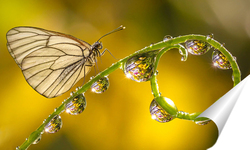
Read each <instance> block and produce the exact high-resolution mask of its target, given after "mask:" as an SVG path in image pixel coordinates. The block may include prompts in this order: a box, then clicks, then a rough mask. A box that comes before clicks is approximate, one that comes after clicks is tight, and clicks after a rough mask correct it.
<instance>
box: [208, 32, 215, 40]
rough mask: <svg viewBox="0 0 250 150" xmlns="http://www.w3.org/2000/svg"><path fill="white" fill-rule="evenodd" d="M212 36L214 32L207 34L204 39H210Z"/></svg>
mask: <svg viewBox="0 0 250 150" xmlns="http://www.w3.org/2000/svg"><path fill="white" fill-rule="evenodd" d="M212 38H214V34H213V33H210V34H208V35H207V38H206V40H209V39H212Z"/></svg>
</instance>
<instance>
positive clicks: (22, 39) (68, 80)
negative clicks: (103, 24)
mask: <svg viewBox="0 0 250 150" xmlns="http://www.w3.org/2000/svg"><path fill="white" fill-rule="evenodd" d="M7 41H8V43H7V47H8V50H9V52H10V54H11V56H12V57H13V58H14V60H15V61H16V63H17V65H18V66H19V67H20V68H21V70H22V72H23V75H24V77H25V79H26V81H27V82H28V83H29V84H30V86H31V87H32V88H34V89H35V90H36V91H37V92H38V93H40V94H41V95H43V96H45V97H48V98H52V97H56V96H59V95H61V94H63V93H65V92H67V91H68V90H69V89H70V88H71V87H72V86H74V85H75V84H76V83H77V81H79V80H80V79H81V78H83V77H84V76H85V75H86V74H87V73H88V72H89V71H90V69H91V66H93V65H94V58H92V57H93V56H92V57H88V58H86V57H84V55H83V54H84V53H86V51H87V52H88V51H89V50H90V45H89V44H88V43H86V42H84V41H81V40H79V39H77V38H75V37H73V36H70V35H66V34H62V33H59V32H54V31H48V30H45V29H40V28H34V27H16V28H13V29H11V30H9V32H8V33H7Z"/></svg>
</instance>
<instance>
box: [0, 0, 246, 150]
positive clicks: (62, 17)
mask: <svg viewBox="0 0 250 150" xmlns="http://www.w3.org/2000/svg"><path fill="white" fill-rule="evenodd" d="M121 24H122V25H124V26H126V30H124V31H121V32H118V33H115V34H113V35H110V36H108V37H105V38H104V39H102V42H103V45H104V48H108V49H109V51H111V52H112V54H113V55H114V56H115V57H116V58H124V57H125V56H128V55H129V54H132V53H133V52H135V51H137V50H139V49H141V48H143V47H145V46H148V45H150V44H151V43H156V42H159V41H161V40H162V39H163V37H164V36H165V35H172V36H179V35H186V34H203V35H207V34H209V33H213V34H214V37H215V39H216V40H218V41H219V42H221V43H225V44H226V45H225V46H226V48H227V49H228V50H229V51H230V52H231V53H232V54H233V55H234V56H236V57H237V62H238V64H239V66H240V68H241V72H242V78H245V77H246V76H247V75H248V74H249V73H250V69H249V62H250V59H249V57H250V51H249V49H250V42H249V38H250V1H249V0H237V1H235V0H228V1H222V0H219V1H218V0H201V1H198V0H188V1H185V0H176V1H174V0H172V1H171V0H165V1H162V0H161V1H159V0H156V1H152V0H137V1H133V0H126V1H125V0H122V1H116V0H107V1H101V0H95V1H93V0H85V1H79V0H53V1H52V0H50V1H42V0H41V1H34V0H26V1H20V0H8V1H7V0H6V1H5V0H1V2H0V48H1V50H0V71H1V72H0V73H1V74H0V84H1V90H0V95H1V100H0V106H1V109H0V118H1V119H0V149H1V150H11V149H15V147H16V146H18V145H20V144H21V143H22V142H24V140H25V138H26V137H28V136H29V135H30V133H32V132H33V131H34V130H35V129H36V128H37V127H39V126H40V124H41V123H42V121H43V120H44V119H45V118H47V117H48V115H49V114H50V113H52V112H53V110H54V108H56V107H58V106H59V105H60V104H61V102H62V101H63V100H64V99H65V98H67V97H68V96H69V92H68V93H66V94H64V95H62V96H59V97H58V98H54V99H47V98H45V97H43V96H41V95H39V94H38V93H37V92H35V91H34V90H33V89H32V88H31V87H30V86H29V85H28V83H27V82H26V81H25V79H24V77H23V75H22V72H21V70H20V69H19V67H18V66H17V65H16V64H15V61H14V60H13V59H12V57H11V56H10V55H9V53H8V50H7V47H6V37H5V35H6V33H7V31H8V30H9V29H11V28H13V27H16V26H35V27H40V28H44V29H49V30H54V31H58V32H62V33H67V34H70V35H73V36H75V37H77V38H80V39H82V40H84V41H87V42H89V43H90V44H93V43H94V42H95V41H96V40H97V39H98V38H99V37H100V36H102V35H103V34H105V33H107V32H109V31H111V30H113V29H115V28H117V27H118V26H120V25H121ZM211 53H212V51H210V52H208V53H207V54H205V55H203V56H189V58H188V60H187V61H186V62H181V61H180V59H181V56H180V55H179V53H178V51H176V50H172V51H169V52H167V53H166V54H165V55H164V56H163V57H162V59H161V61H160V64H159V67H158V71H159V75H158V82H159V88H160V92H161V93H162V95H163V96H166V97H168V98H170V99H172V100H173V101H174V102H175V104H176V105H177V107H178V109H179V110H183V111H186V112H190V113H192V112H202V111H204V110H205V109H206V108H208V107H209V106H210V105H212V104H213V103H214V102H215V101H216V100H217V99H218V98H220V97H221V96H222V95H224V94H225V93H226V92H227V91H228V90H230V89H231V88H232V86H233V82H232V79H231V75H232V71H231V70H226V71H225V70H219V69H216V68H214V67H213V66H212V63H211ZM114 62H116V60H115V59H114V58H113V57H112V56H111V55H109V54H108V53H107V54H105V55H104V56H103V57H102V63H101V62H100V61H99V63H98V67H99V70H100V71H102V70H104V69H105V68H107V67H108V66H110V65H111V64H112V63H114ZM93 75H95V71H94V69H93V70H92V72H91V73H90V74H89V75H88V76H87V77H86V79H89V77H91V76H93ZM109 79H110V84H111V86H110V88H109V90H108V91H106V92H105V93H103V94H94V93H92V92H90V91H87V92H86V93H85V96H86V99H87V108H86V110H85V111H84V112H83V113H82V114H81V115H78V116H71V115H68V114H65V113H63V114H61V117H62V120H63V127H62V129H61V130H60V131H59V132H58V133H55V134H47V133H44V134H43V136H42V139H41V141H40V143H39V144H37V145H32V146H31V147H30V148H29V149H30V150H44V149H46V150H55V149H57V150H69V149H70V150H83V149H88V150H89V149H146V150H147V149H159V150H161V149H171V150H172V149H177V150H189V149H193V150H196V149H197V150H203V149H206V148H208V147H211V146H212V145H213V144H214V143H215V142H216V139H217V135H218V132H217V128H216V125H215V124H214V123H210V124H208V125H206V126H199V125H196V124H195V123H193V122H191V121H185V120H179V119H175V120H173V121H171V122H169V123H158V122H156V121H154V120H152V119H151V116H150V113H149V105H150V102H151V100H152V99H153V96H152V94H151V89H150V84H149V82H146V83H137V82H134V81H131V80H129V79H127V78H126V77H125V75H124V74H123V72H122V71H121V70H117V71H115V72H113V73H112V74H110V76H109ZM81 84H82V81H80V82H79V83H78V84H77V86H80V85H81ZM74 89H75V88H73V89H72V90H74ZM72 90H71V91H72Z"/></svg>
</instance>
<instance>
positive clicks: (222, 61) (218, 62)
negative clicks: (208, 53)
mask: <svg viewBox="0 0 250 150" xmlns="http://www.w3.org/2000/svg"><path fill="white" fill-rule="evenodd" d="M212 62H213V65H214V66H215V67H217V68H219V69H231V65H230V62H229V61H228V60H227V58H226V57H225V56H224V55H223V54H222V53H221V52H220V51H218V50H214V51H213V54H212Z"/></svg>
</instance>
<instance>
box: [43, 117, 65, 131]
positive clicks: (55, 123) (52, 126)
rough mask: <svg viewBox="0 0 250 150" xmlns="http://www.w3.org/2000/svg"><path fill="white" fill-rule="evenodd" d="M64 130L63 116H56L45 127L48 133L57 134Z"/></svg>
mask: <svg viewBox="0 0 250 150" xmlns="http://www.w3.org/2000/svg"><path fill="white" fill-rule="evenodd" d="M61 128H62V119H61V116H59V115H56V116H55V117H54V118H53V119H51V120H50V122H49V123H48V124H47V125H46V126H45V127H44V131H45V132H47V133H56V132H58V131H59V130H60V129H61Z"/></svg>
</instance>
